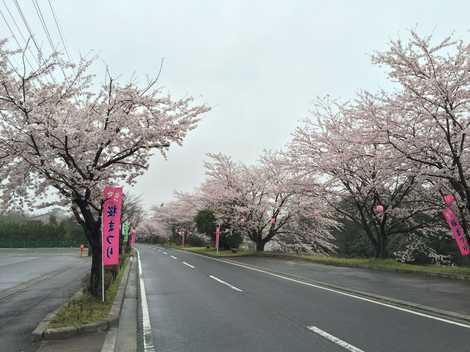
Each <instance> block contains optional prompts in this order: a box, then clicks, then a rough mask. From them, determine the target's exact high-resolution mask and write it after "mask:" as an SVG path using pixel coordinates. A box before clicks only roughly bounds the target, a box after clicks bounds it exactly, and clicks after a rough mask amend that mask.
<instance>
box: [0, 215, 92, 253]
mask: <svg viewBox="0 0 470 352" xmlns="http://www.w3.org/2000/svg"><path fill="white" fill-rule="evenodd" d="M86 243H87V242H86V237H85V232H84V231H83V228H82V227H81V226H80V225H79V224H78V223H76V222H75V221H73V220H72V219H71V218H67V219H64V220H61V221H59V220H57V218H56V217H55V216H53V215H51V217H50V220H49V223H48V224H44V223H42V222H40V221H38V220H31V219H29V218H28V217H23V216H18V215H14V216H1V217H0V247H2V248H23V247H26V248H31V247H42V248H44V247H78V246H80V244H86Z"/></svg>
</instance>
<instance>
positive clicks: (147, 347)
mask: <svg viewBox="0 0 470 352" xmlns="http://www.w3.org/2000/svg"><path fill="white" fill-rule="evenodd" d="M135 251H136V253H137V261H138V263H139V265H138V269H139V270H138V274H139V298H140V309H141V312H142V334H143V347H144V352H156V348H155V345H154V343H153V336H152V325H151V323H150V313H149V307H148V302H147V294H146V292H145V283H144V277H143V273H142V262H141V260H140V251H139V250H138V249H137V248H135Z"/></svg>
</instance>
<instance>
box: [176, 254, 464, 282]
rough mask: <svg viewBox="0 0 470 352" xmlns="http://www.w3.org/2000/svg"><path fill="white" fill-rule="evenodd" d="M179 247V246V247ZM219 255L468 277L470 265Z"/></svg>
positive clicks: (270, 255) (274, 255)
mask: <svg viewBox="0 0 470 352" xmlns="http://www.w3.org/2000/svg"><path fill="white" fill-rule="evenodd" d="M179 248H181V247H179ZM184 249H185V250H187V251H191V252H195V253H200V254H206V255H209V256H214V257H216V256H217V253H216V250H215V249H214V248H205V247H186V248H184ZM219 256H220V257H241V256H263V257H278V258H286V259H287V258H288V259H301V260H306V261H311V262H315V263H319V264H327V265H336V266H348V267H362V268H369V269H380V270H389V271H397V270H398V271H407V272H411V273H423V274H426V273H432V274H445V275H449V276H452V275H462V276H466V277H468V279H470V267H461V266H441V265H414V264H404V263H400V262H397V261H396V260H394V259H377V258H338V257H327V256H316V255H303V256H299V255H295V254H290V255H282V254H276V253H272V252H261V253H256V252H254V251H243V250H239V251H238V252H237V253H232V252H231V251H219Z"/></svg>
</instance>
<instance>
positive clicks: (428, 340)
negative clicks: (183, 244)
mask: <svg viewBox="0 0 470 352" xmlns="http://www.w3.org/2000/svg"><path fill="white" fill-rule="evenodd" d="M139 248H140V252H141V260H142V271H143V276H144V282H145V287H146V294H147V301H148V306H149V313H150V321H151V325H152V332H153V339H154V343H155V345H156V349H157V351H172V352H176V351H189V352H191V351H207V352H209V351H326V352H333V351H337V352H341V351H342V352H345V351H353V352H361V351H365V352H369V351H381V352H392V351H393V352H396V351H400V352H402V351H413V352H419V351H426V352H434V351H435V352H438V351H439V352H442V351H470V344H469V338H470V326H460V325H458V324H453V323H452V322H450V321H441V320H437V319H435V318H433V317H432V316H426V315H417V314H414V313H413V312H410V311H406V310H400V309H396V308H394V307H389V306H384V305H380V304H377V303H374V302H372V301H367V300H361V299H359V298H357V297H354V296H349V295H344V294H341V293H338V292H335V291H329V290H325V289H324V288H321V287H319V286H315V285H312V284H311V283H310V282H309V280H308V279H293V278H292V277H288V276H282V275H276V274H270V273H269V272H263V271H256V270H250V269H248V268H246V267H242V266H240V265H244V264H238V263H235V264H237V265H233V264H229V263H225V262H223V261H216V260H213V259H211V258H207V257H203V256H198V255H195V254H192V253H188V252H182V251H176V250H166V249H161V248H157V247H153V246H144V245H142V246H139ZM325 270H328V269H325Z"/></svg>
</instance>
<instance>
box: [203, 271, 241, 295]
mask: <svg viewBox="0 0 470 352" xmlns="http://www.w3.org/2000/svg"><path fill="white" fill-rule="evenodd" d="M209 277H210V278H211V279H214V280H215V281H217V282H220V283H221V284H222V285H225V286H228V287H230V288H231V289H232V290H235V291H237V292H243V290H240V289H239V288H238V287H235V286H233V285H230V284H229V283H228V282H225V281H224V280H221V279H219V278H218V277H215V276H214V275H209Z"/></svg>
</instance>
